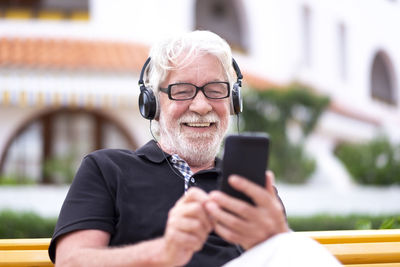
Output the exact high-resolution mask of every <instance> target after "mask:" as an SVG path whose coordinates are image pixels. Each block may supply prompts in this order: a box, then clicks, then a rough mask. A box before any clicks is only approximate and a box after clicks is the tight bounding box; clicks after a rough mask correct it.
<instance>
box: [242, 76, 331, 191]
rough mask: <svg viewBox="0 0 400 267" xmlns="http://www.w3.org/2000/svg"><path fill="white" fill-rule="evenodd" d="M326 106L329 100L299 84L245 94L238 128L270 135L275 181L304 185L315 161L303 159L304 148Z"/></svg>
mask: <svg viewBox="0 0 400 267" xmlns="http://www.w3.org/2000/svg"><path fill="white" fill-rule="evenodd" d="M328 104H329V98H328V97H325V96H319V95H317V94H315V93H313V92H312V90H311V89H310V88H307V87H305V86H302V85H300V84H291V85H289V86H287V87H284V88H266V89H265V90H262V91H256V90H249V91H248V92H247V94H246V96H245V97H244V103H243V116H242V117H243V122H242V125H241V128H242V129H243V130H244V131H261V132H267V133H268V134H269V135H270V138H271V153H270V159H269V169H271V170H273V171H274V172H275V174H276V177H277V179H279V180H281V181H285V182H289V183H303V182H305V181H306V180H307V178H308V177H309V176H310V175H311V174H312V173H313V171H314V169H315V161H314V160H313V159H311V158H310V157H309V156H307V155H305V153H304V150H303V144H304V141H305V139H306V137H307V136H308V135H309V134H310V133H311V131H312V130H313V129H314V127H315V125H316V123H317V121H318V118H319V117H320V115H321V113H322V112H323V111H324V109H325V108H326V107H327V105H328Z"/></svg>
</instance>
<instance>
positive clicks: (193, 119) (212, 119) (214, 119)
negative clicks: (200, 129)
mask: <svg viewBox="0 0 400 267" xmlns="http://www.w3.org/2000/svg"><path fill="white" fill-rule="evenodd" d="M219 122H220V120H219V117H218V115H217V114H216V113H215V112H211V113H207V114H206V115H204V116H201V115H199V114H197V113H193V112H189V113H185V114H183V115H182V116H181V117H180V118H179V119H178V123H179V124H182V123H219Z"/></svg>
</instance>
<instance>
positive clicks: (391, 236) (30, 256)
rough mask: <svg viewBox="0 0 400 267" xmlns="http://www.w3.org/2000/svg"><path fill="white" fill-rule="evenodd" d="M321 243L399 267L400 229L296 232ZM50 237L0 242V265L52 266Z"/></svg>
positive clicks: (357, 266) (361, 262)
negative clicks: (49, 248) (49, 253)
mask: <svg viewBox="0 0 400 267" xmlns="http://www.w3.org/2000/svg"><path fill="white" fill-rule="evenodd" d="M296 234H299V235H306V236H309V237H311V238H314V239H315V240H317V241H318V242H320V243H321V244H323V245H324V246H325V247H326V248H327V249H328V250H329V251H330V252H331V253H332V254H333V255H335V257H337V258H338V259H339V261H341V262H342V263H343V264H344V265H346V266H349V267H361V266H364V267H366V266H369V267H394V266H397V267H400V229H395V230H360V231H319V232H297V233H296ZM49 242H50V239H49V238H33V239H3V240H1V239H0V266H20V267H22V266H23V267H42V266H43V267H45V266H53V264H52V263H51V262H50V259H49V256H48V254H47V248H48V246H49Z"/></svg>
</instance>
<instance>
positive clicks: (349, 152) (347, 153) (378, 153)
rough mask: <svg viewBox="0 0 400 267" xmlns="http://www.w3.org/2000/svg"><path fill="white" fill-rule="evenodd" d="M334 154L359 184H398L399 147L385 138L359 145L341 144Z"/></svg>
mask: <svg viewBox="0 0 400 267" xmlns="http://www.w3.org/2000/svg"><path fill="white" fill-rule="evenodd" d="M335 154H336V156H337V157H338V158H339V159H340V160H341V161H342V162H343V164H344V165H345V166H346V168H347V170H348V171H349V173H350V174H351V176H352V177H353V179H354V180H355V181H357V182H358V183H360V184H369V185H391V184H400V145H393V144H391V143H390V142H389V140H388V139H387V138H386V137H379V138H376V139H373V140H371V141H370V142H365V143H360V144H352V143H342V144H340V145H338V146H337V147H336V149H335Z"/></svg>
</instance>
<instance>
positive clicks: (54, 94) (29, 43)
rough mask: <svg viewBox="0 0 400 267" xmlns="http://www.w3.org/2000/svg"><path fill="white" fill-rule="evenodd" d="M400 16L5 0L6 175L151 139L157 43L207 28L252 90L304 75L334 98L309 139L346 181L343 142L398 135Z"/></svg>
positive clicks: (0, 127) (351, 5)
mask: <svg viewBox="0 0 400 267" xmlns="http://www.w3.org/2000/svg"><path fill="white" fill-rule="evenodd" d="M399 14H400V3H399V2H398V1H394V0H392V1H390V0H355V1H345V0H339V1H333V0H330V1H317V0H301V1H300V0H280V1H276V0H275V1H272V0H267V1H255V0H251V1H244V0H197V1H196V0H167V1H157V0H146V1H139V0H138V1H133V0H114V1H106V0H91V1H89V0H73V1H72V0H19V1H11V0H9V1H0V155H1V158H0V168H1V172H2V173H14V172H18V173H19V174H20V175H21V176H30V177H34V178H35V179H44V181H46V175H43V173H44V170H43V168H42V167H41V166H42V163H43V162H46V161H48V160H49V159H52V158H54V157H57V156H60V157H61V160H62V156H65V155H67V154H71V155H74V157H75V158H81V156H82V155H83V154H85V153H87V152H88V151H91V150H94V149H98V148H102V147H127V148H133V149H134V148H136V147H137V146H139V145H142V144H143V143H145V142H146V141H147V140H148V139H149V138H150V135H149V124H148V122H147V121H145V120H144V119H142V118H141V117H140V115H139V112H138V109H137V96H138V92H139V89H138V86H137V80H138V74H139V71H140V69H141V67H142V64H143V62H144V61H145V59H146V57H147V53H148V47H149V46H150V45H151V44H152V43H154V42H155V41H157V40H158V39H160V38H163V36H164V35H169V34H173V33H177V32H178V33H179V32H186V31H190V30H193V29H208V30H211V31H214V32H216V33H217V34H219V35H221V36H222V37H224V38H225V39H226V40H227V41H228V42H229V43H230V44H231V46H232V47H233V49H234V55H235V58H236V60H237V61H238V63H239V65H240V67H241V69H242V71H243V72H244V76H245V78H244V80H245V87H249V86H250V87H259V88H265V87H266V86H268V85H270V84H278V85H284V84H287V83H290V82H292V81H298V82H302V83H305V84H308V85H310V86H312V87H313V88H315V89H316V90H317V91H318V92H319V93H322V94H327V95H329V96H330V97H331V100H332V103H331V106H330V107H329V110H328V111H327V112H325V114H324V115H323V117H322V119H321V121H320V123H319V124H318V127H317V129H316V131H315V133H314V134H313V135H312V136H311V138H310V139H309V142H308V144H307V147H308V149H309V151H310V152H312V153H314V155H315V156H317V159H318V164H319V168H318V173H319V175H320V176H321V177H326V178H327V179H329V177H331V178H332V179H336V180H337V181H339V183H340V181H341V179H340V178H338V176H341V177H343V180H342V182H343V183H346V181H345V179H346V174H344V173H343V172H342V171H341V169H340V166H339V164H338V163H337V162H336V160H335V158H334V157H333V156H332V149H333V147H334V145H335V144H336V143H337V142H340V141H343V140H366V139H369V138H372V137H374V136H376V135H377V134H380V133H385V134H388V135H389V136H390V137H391V138H392V139H393V140H395V141H396V140H397V141H399V137H400V108H399V101H400V94H399V85H398V77H400V69H399V66H400V50H398V49H397V48H398V47H400V37H399V35H398V34H397V32H398V29H397V28H398V25H400V16H399ZM244 90H246V89H245V88H244Z"/></svg>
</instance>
